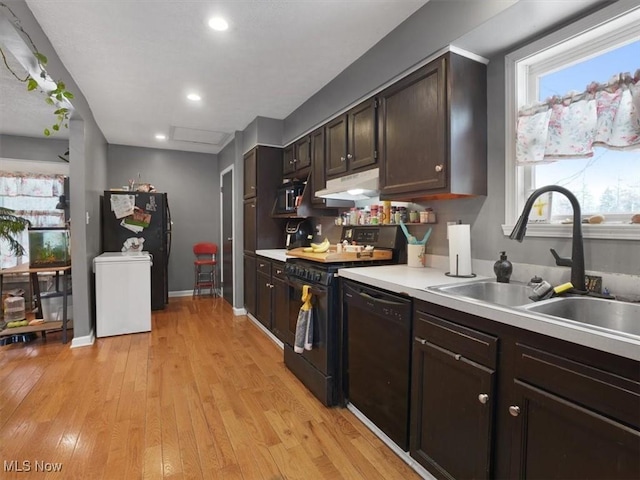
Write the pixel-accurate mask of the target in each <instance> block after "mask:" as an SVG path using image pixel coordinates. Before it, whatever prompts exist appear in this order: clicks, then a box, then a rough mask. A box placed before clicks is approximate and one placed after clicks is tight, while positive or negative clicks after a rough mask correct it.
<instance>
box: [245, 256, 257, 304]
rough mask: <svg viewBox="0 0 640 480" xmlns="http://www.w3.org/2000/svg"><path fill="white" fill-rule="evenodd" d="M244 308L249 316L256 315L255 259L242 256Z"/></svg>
mask: <svg viewBox="0 0 640 480" xmlns="http://www.w3.org/2000/svg"><path fill="white" fill-rule="evenodd" d="M244 308H245V309H246V310H247V312H249V313H250V314H252V315H254V314H255V313H256V257H254V256H252V255H246V254H245V256H244Z"/></svg>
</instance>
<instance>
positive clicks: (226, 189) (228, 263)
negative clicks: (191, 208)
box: [220, 165, 234, 306]
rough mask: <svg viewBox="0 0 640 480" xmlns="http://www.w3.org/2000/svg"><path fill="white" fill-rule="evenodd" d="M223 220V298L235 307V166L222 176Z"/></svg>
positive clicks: (221, 208)
mask: <svg viewBox="0 0 640 480" xmlns="http://www.w3.org/2000/svg"><path fill="white" fill-rule="evenodd" d="M220 177H221V178H220V185H221V187H220V210H221V215H220V218H221V219H222V229H221V231H222V236H221V238H222V242H221V243H222V274H221V275H222V276H221V278H220V284H221V285H222V297H223V298H224V299H225V300H226V301H227V302H228V303H229V304H230V305H231V306H233V216H234V215H233V210H234V206H233V165H231V166H230V167H228V168H226V169H225V170H223V171H222V173H221V174H220Z"/></svg>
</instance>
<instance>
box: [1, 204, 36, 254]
mask: <svg viewBox="0 0 640 480" xmlns="http://www.w3.org/2000/svg"><path fill="white" fill-rule="evenodd" d="M30 226H31V222H30V221H29V220H27V219H26V218H22V217H18V216H17V215H15V210H11V209H10V208H5V207H0V240H6V241H7V243H9V248H10V249H11V253H13V255H15V256H16V257H21V256H22V255H24V254H25V251H24V248H23V247H22V245H20V243H18V241H17V240H16V239H15V238H14V237H15V235H17V234H18V233H20V232H22V231H23V230H24V229H25V228H28V227H30Z"/></svg>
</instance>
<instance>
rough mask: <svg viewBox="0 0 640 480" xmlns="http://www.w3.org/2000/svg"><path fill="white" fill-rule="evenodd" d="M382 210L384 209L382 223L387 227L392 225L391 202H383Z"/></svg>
mask: <svg viewBox="0 0 640 480" xmlns="http://www.w3.org/2000/svg"><path fill="white" fill-rule="evenodd" d="M382 208H383V213H382V223H384V224H385V225H388V224H389V223H391V201H390V200H384V201H383V202H382Z"/></svg>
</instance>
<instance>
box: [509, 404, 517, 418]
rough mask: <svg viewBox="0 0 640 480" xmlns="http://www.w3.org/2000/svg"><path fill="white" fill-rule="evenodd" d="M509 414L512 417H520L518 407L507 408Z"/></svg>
mask: <svg viewBox="0 0 640 480" xmlns="http://www.w3.org/2000/svg"><path fill="white" fill-rule="evenodd" d="M509 413H510V414H511V416H512V417H517V416H518V415H520V407H519V406H517V405H511V406H510V407H509Z"/></svg>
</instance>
